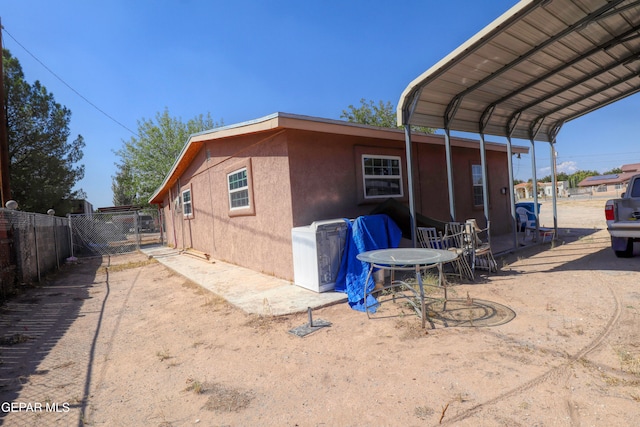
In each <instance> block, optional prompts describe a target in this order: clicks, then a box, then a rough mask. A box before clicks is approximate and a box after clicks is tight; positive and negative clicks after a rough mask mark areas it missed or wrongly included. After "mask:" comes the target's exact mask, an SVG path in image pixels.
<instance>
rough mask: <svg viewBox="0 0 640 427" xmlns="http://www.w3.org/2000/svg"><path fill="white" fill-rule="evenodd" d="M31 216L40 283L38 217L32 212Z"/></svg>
mask: <svg viewBox="0 0 640 427" xmlns="http://www.w3.org/2000/svg"><path fill="white" fill-rule="evenodd" d="M31 218H32V219H33V240H34V242H35V245H36V272H37V273H38V283H40V280H41V277H40V255H39V253H38V227H37V219H38V218H37V217H36V215H35V214H31Z"/></svg>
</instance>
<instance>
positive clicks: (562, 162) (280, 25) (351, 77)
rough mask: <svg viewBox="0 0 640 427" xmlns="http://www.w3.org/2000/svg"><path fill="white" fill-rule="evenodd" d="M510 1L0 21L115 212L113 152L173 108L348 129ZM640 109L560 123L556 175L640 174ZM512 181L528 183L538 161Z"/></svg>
mask: <svg viewBox="0 0 640 427" xmlns="http://www.w3.org/2000/svg"><path fill="white" fill-rule="evenodd" d="M515 3H517V2H516V1H514V0H508V1H507V0H492V1H478V0H447V1H439V0H438V1H436V0H423V1H416V0H414V1H410V0H398V1H395V2H388V1H384V2H383V1H377V0H370V1H360V0H354V1H344V0H341V1H337V0H323V1H306V0H305V1H300V0H297V1H281V0H274V1H248V0H246V1H245V0H233V1H228V0H227V1H213V0H134V1H132V0H110V1H104V2H97V1H87V0H57V1H52V0H20V1H16V0H0V18H1V19H2V25H3V26H4V28H5V30H6V32H4V33H3V44H4V47H5V48H7V49H9V50H10V51H11V53H12V54H13V56H15V57H17V58H18V59H19V61H20V63H21V65H22V67H23V70H24V73H25V76H26V79H27V81H29V82H31V83H33V82H34V81H35V80H39V81H40V82H42V83H43V84H44V85H45V86H46V87H47V89H48V90H49V91H50V92H52V93H53V94H54V97H55V99H56V101H57V102H59V103H60V104H62V105H65V106H66V107H68V108H69V109H70V110H71V112H72V118H71V125H70V128H71V134H72V137H75V136H76V135H78V134H80V135H82V136H83V137H84V138H85V142H86V148H85V150H84V159H83V161H82V163H84V165H85V167H86V174H85V178H84V179H83V180H82V181H81V182H80V183H79V185H78V187H81V188H82V189H83V190H85V192H86V193H87V195H88V200H89V201H90V202H91V203H93V205H94V207H101V206H110V205H111V204H112V193H111V177H112V176H113V175H114V174H115V171H116V168H115V163H116V162H117V161H118V157H117V156H116V155H115V154H114V151H115V150H117V149H119V148H120V147H121V146H122V143H123V141H125V140H129V139H130V138H131V137H132V136H133V135H132V133H131V132H130V130H131V131H134V132H135V131H137V123H138V120H140V119H151V118H154V117H155V115H156V113H158V112H162V111H163V110H164V109H165V108H168V110H169V113H170V114H171V115H172V116H176V117H181V118H182V119H183V120H184V121H186V120H188V119H190V118H192V117H194V116H196V115H199V114H206V113H211V115H212V117H213V119H214V120H217V121H220V120H223V121H224V123H225V124H227V125H229V124H234V123H238V122H242V121H246V120H251V119H255V118H258V117H262V116H265V115H268V114H271V113H274V112H277V111H282V112H287V113H293V114H304V115H311V116H318V117H326V118H332V119H340V115H341V113H342V110H344V109H346V108H347V107H348V105H350V104H354V105H358V104H359V101H360V99H361V98H365V99H371V100H374V101H378V100H382V101H385V102H386V101H390V102H392V103H393V104H394V105H397V103H398V99H399V97H400V94H401V93H402V91H403V90H404V88H405V87H406V86H407V85H408V84H409V83H410V82H411V81H412V80H413V79H414V78H416V77H417V76H418V75H420V74H421V73H422V72H424V71H425V70H427V69H428V68H429V67H431V66H432V65H433V64H435V63H436V62H437V61H438V60H440V59H441V58H442V57H444V56H445V55H447V54H448V53H449V52H450V51H452V50H453V49H455V48H456V47H457V46H459V45H460V44H461V43H463V42H464V41H466V40H467V39H468V38H469V37H471V36H472V35H473V34H475V33H476V32H477V31H479V30H480V29H482V28H483V27H484V26H486V25H487V24H489V23H490V22H491V21H492V20H494V19H495V18H497V17H498V16H499V15H501V14H502V13H503V12H504V11H506V10H507V9H509V8H510V7H511V6H513V5H514V4H515ZM14 39H15V40H14ZM21 45H22V46H21ZM23 47H24V48H23ZM25 49H26V50H25ZM34 56H35V58H34ZM36 58H37V59H36ZM43 64H44V66H43ZM45 66H46V68H45ZM47 68H48V69H49V70H51V71H52V72H53V73H55V75H54V74H52V73H51V72H50V71H49V70H48V69H47ZM56 76H57V77H56ZM59 78H60V79H62V80H63V81H64V82H61V81H60V79H59ZM78 93H79V94H81V95H82V96H79V95H78ZM83 97H84V98H86V99H87V100H89V101H90V102H91V103H92V104H94V105H95V107H94V106H93V105H91V104H90V103H88V102H87V101H86V100H85V99H83ZM96 107H97V108H96ZM639 107H640V96H635V97H630V98H628V99H626V100H624V101H621V102H618V103H617V104H614V105H612V106H609V107H606V108H604V109H602V110H600V111H597V112H594V113H592V114H590V115H588V116H586V117H583V118H580V119H577V120H575V121H573V122H570V123H568V124H566V125H565V126H564V128H563V129H562V130H561V132H560V134H559V136H558V143H557V146H556V149H557V153H558V165H559V170H560V171H566V172H568V173H571V172H573V171H575V170H578V169H589V170H598V171H600V172H604V171H606V170H609V169H611V168H614V167H619V166H621V165H622V164H626V163H635V162H640V145H638V142H637V136H636V135H637V133H638V129H639V126H638V119H637V112H638V111H639V110H640V108H639ZM105 113H106V114H105ZM108 116H110V117H111V118H110V117H108ZM488 139H489V140H494V141H498V142H504V141H503V140H501V139H496V138H488ZM514 142H515V143H517V144H519V145H525V146H528V145H529V142H528V141H520V140H515V141H514ZM536 149H537V156H536V159H537V166H538V174H539V176H544V175H548V174H549V164H550V149H549V145H548V144H546V143H537V144H536ZM514 169H515V174H516V178H518V179H523V180H526V179H528V178H529V177H530V176H531V159H530V157H529V156H522V158H521V159H520V160H517V161H516V162H515V164H514Z"/></svg>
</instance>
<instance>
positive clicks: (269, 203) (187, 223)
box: [164, 134, 293, 278]
mask: <svg viewBox="0 0 640 427" xmlns="http://www.w3.org/2000/svg"><path fill="white" fill-rule="evenodd" d="M202 145H203V147H202V148H201V150H200V151H199V152H198V155H197V156H196V158H195V160H194V162H193V163H192V164H191V166H190V167H189V168H188V169H187V171H186V172H185V174H183V175H182V176H181V177H180V186H181V189H182V190H183V189H185V188H187V187H188V186H190V187H191V191H192V199H193V211H194V214H193V218H187V219H185V218H184V216H183V215H182V213H179V212H176V211H175V209H171V211H169V208H168V206H165V208H164V211H165V214H166V215H167V221H166V222H167V228H168V230H167V231H168V232H167V236H168V242H169V244H171V245H175V246H176V247H178V248H193V249H196V250H198V251H201V252H204V253H207V254H210V255H211V256H212V257H213V258H215V259H219V260H222V261H226V262H230V263H233V264H237V265H242V266H246V267H250V268H252V269H254V270H257V271H261V272H265V273H268V274H271V275H274V276H277V277H283V278H292V277H291V276H292V273H291V270H292V267H291V266H292V263H293V258H292V255H291V237H290V234H291V227H292V219H291V197H290V194H291V190H290V185H289V163H288V159H287V146H286V138H285V136H284V135H283V134H279V135H276V136H275V137H274V138H265V135H264V134H262V135H246V136H243V137H239V138H233V139H230V140H225V141H216V142H215V143H203V144H202ZM247 161H248V162H250V169H251V174H252V179H251V182H250V188H251V190H252V193H253V200H252V202H253V208H254V209H255V214H253V215H251V214H250V215H241V216H231V215H230V210H229V201H228V193H227V173H228V172H230V171H231V170H234V169H237V168H240V167H242V166H244V165H245V164H246V162H247ZM173 191H174V194H175V191H176V190H175V187H174V189H173ZM174 197H175V196H174ZM173 224H175V233H174V232H173V231H174V226H173Z"/></svg>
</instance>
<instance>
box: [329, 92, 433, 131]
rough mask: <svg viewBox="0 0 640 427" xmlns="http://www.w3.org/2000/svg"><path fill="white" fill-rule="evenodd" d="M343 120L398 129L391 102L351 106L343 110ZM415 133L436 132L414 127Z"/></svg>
mask: <svg viewBox="0 0 640 427" xmlns="http://www.w3.org/2000/svg"><path fill="white" fill-rule="evenodd" d="M340 118H341V119H345V120H346V121H348V122H352V123H360V124H363V125H371V126H378V127H383V128H398V127H401V126H398V122H397V120H396V109H395V107H394V106H393V104H392V103H391V102H389V101H387V102H386V103H385V102H383V101H378V103H377V104H376V103H375V102H373V101H372V100H369V101H367V100H365V99H364V98H363V99H361V100H360V106H359V107H355V106H353V105H349V107H347V109H346V110H342V114H341V115H340ZM411 129H412V130H413V131H415V132H422V133H433V132H434V130H433V129H431V128H427V127H419V126H417V127H412V128H411Z"/></svg>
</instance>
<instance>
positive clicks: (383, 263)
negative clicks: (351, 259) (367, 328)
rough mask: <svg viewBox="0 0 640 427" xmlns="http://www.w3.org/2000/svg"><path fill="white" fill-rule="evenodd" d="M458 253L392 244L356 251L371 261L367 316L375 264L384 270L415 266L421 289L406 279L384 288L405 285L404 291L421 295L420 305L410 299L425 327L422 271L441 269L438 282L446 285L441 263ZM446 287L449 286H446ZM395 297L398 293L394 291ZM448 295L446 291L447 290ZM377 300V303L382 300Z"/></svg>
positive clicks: (406, 268)
mask: <svg viewBox="0 0 640 427" xmlns="http://www.w3.org/2000/svg"><path fill="white" fill-rule="evenodd" d="M457 257H458V255H457V254H456V253H455V252H453V251H448V250H443V249H427V248H393V249H378V250H374V251H368V252H363V253H360V254H358V255H356V258H357V259H358V260H360V261H363V262H366V263H368V264H369V273H368V274H367V279H366V280H365V283H364V306H365V312H366V313H367V316H369V307H371V305H367V297H368V296H369V295H370V294H371V291H373V290H369V289H368V286H367V284H368V283H369V278H370V277H371V275H372V273H373V270H374V269H375V268H380V269H384V270H391V271H398V270H404V271H408V270H413V271H415V275H416V280H417V282H418V291H416V290H415V289H414V288H413V287H412V286H410V285H409V284H407V283H406V282H404V281H394V280H393V279H392V280H391V283H390V285H389V286H385V287H384V289H383V290H385V289H392V288H393V289H396V288H402V289H403V290H405V291H409V292H411V293H412V294H413V295H414V296H415V297H417V298H418V299H419V302H420V306H418V305H417V304H416V303H415V302H413V301H412V300H411V299H409V301H410V302H411V305H412V306H413V307H414V309H415V310H416V312H417V313H418V314H419V316H420V318H421V319H422V327H423V328H424V327H425V324H426V310H425V296H424V287H423V283H422V271H424V270H428V269H430V268H437V269H438V286H443V280H444V279H443V278H444V276H443V274H442V264H443V263H447V262H451V261H454V260H455V259H456V258H457ZM445 291H446V288H445ZM393 297H394V300H395V297H396V294H395V293H394V296H393ZM445 299H446V292H445ZM380 302H381V301H378V302H377V303H380Z"/></svg>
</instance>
